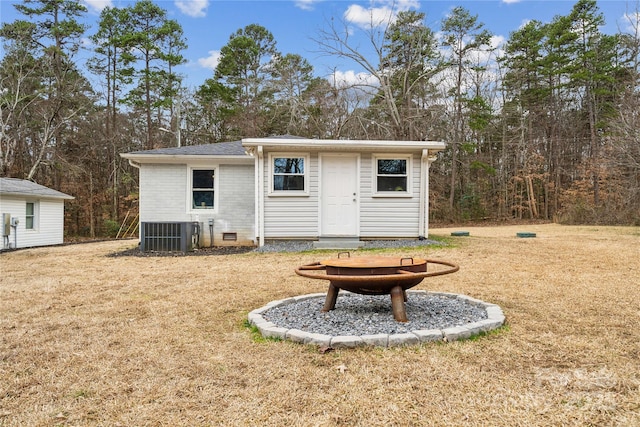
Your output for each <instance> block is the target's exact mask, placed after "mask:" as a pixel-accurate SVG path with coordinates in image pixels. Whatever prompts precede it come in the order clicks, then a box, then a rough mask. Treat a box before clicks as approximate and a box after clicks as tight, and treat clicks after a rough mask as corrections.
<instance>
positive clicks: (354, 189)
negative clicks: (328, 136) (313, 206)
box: [320, 154, 359, 236]
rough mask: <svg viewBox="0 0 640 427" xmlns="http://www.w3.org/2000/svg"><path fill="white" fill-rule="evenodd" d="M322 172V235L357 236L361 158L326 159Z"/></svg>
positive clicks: (346, 156) (331, 157)
mask: <svg viewBox="0 0 640 427" xmlns="http://www.w3.org/2000/svg"><path fill="white" fill-rule="evenodd" d="M321 165H322V166H321V171H320V177H321V178H320V199H321V201H320V203H321V205H320V228H321V230H320V234H321V235H322V236H357V235H358V197H359V194H358V156H357V155H353V154H350V155H324V156H322V160H321Z"/></svg>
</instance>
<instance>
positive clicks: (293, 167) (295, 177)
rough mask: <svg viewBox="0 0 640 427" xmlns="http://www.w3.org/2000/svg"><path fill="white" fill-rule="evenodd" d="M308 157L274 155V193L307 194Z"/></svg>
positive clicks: (272, 162) (272, 189)
mask: <svg viewBox="0 0 640 427" xmlns="http://www.w3.org/2000/svg"><path fill="white" fill-rule="evenodd" d="M307 163H308V161H307V157H305V156H303V157H297V156H296V157H294V156H280V155H273V156H272V158H271V167H272V171H273V172H272V175H271V179H272V184H271V185H272V186H271V191H272V192H283V193H286V192H292V193H306V192H307Z"/></svg>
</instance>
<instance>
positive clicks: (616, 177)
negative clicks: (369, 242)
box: [0, 0, 640, 237]
mask: <svg viewBox="0 0 640 427" xmlns="http://www.w3.org/2000/svg"><path fill="white" fill-rule="evenodd" d="M15 7H16V9H17V10H18V11H19V12H20V13H21V14H22V15H24V19H18V20H16V21H14V22H10V23H5V24H3V25H2V28H1V29H0V37H2V42H3V47H4V56H3V58H2V59H1V61H0V108H1V111H0V112H1V114H0V120H1V121H0V174H1V175H2V176H10V177H18V178H24V179H30V180H34V181H36V182H38V183H40V184H43V185H47V186H50V187H53V188H56V189H58V190H60V191H64V192H66V193H69V194H72V195H74V196H75V197H76V198H75V200H74V201H72V202H69V203H68V204H67V209H66V216H67V219H66V228H67V230H66V231H67V233H68V234H69V235H80V236H92V237H94V236H102V235H110V234H113V233H114V231H116V230H117V228H118V227H119V225H120V224H121V223H122V220H123V217H124V216H125V215H126V214H127V212H129V211H131V210H135V209H136V203H137V177H136V173H137V172H136V170H135V169H133V168H131V167H130V166H129V165H128V164H127V163H126V162H123V161H122V159H121V158H120V157H119V153H123V152H130V151H134V150H144V149H152V148H159V147H166V146H175V145H176V142H177V141H176V140H178V142H179V143H180V144H181V145H197V144H208V143H216V142H221V141H232V140H238V139H240V138H244V137H264V136H270V135H284V134H289V135H297V136H302V137H309V138H330V139H340V138H344V139H388V140H442V141H445V142H447V149H446V150H445V151H444V152H442V153H440V155H439V158H438V159H437V161H436V162H435V163H433V165H432V169H431V171H432V172H431V174H432V175H431V181H430V183H431V197H430V201H431V208H430V214H431V216H432V221H436V222H438V221H443V222H444V221H463V220H484V219H492V220H503V219H510V218H517V219H541V220H555V221H560V222H565V223H597V224H635V225H638V224H640V84H639V83H640V80H639V79H640V8H639V7H638V6H637V5H636V8H635V10H633V11H630V12H629V13H628V14H627V15H626V16H627V22H625V23H624V25H623V26H622V28H621V29H620V30H619V32H618V33H617V34H613V35H610V34H604V33H602V32H601V27H602V26H603V24H604V17H603V15H602V13H601V12H600V10H599V8H598V5H597V3H596V1H595V0H578V1H577V2H576V3H575V5H574V6H573V8H572V10H571V11H570V13H569V14H567V15H559V16H556V17H554V18H553V19H552V20H551V21H550V22H538V21H531V22H529V23H527V24H525V25H523V26H522V27H520V28H518V29H516V30H514V31H513V32H512V33H511V34H510V35H509V38H508V40H507V41H506V42H505V43H504V45H501V46H495V43H493V35H492V34H491V33H490V32H489V31H488V30H487V29H486V28H485V27H484V24H483V23H482V22H481V21H480V20H479V17H478V16H476V15H472V14H471V13H470V12H469V11H468V10H466V9H465V8H463V7H455V8H453V9H452V11H451V13H450V14H449V15H448V16H447V17H446V18H444V19H443V21H442V22H441V23H440V27H439V28H438V29H435V28H430V27H429V26H428V25H427V24H426V23H425V21H426V16H425V14H423V13H420V12H415V11H404V12H399V13H398V14H397V15H396V16H395V17H394V19H393V20H388V21H387V22H375V23H374V22H372V25H371V26H370V29H369V30H364V31H365V32H366V36H367V40H368V43H369V44H370V46H369V49H368V50H369V51H370V53H368V54H366V55H365V54H364V53H363V52H362V50H361V48H360V46H356V45H353V44H351V43H352V41H351V39H350V37H349V29H348V28H347V27H346V25H343V23H340V22H339V21H337V20H331V21H329V22H327V24H326V26H325V28H323V29H321V30H320V31H319V32H318V33H317V34H315V35H314V41H315V42H316V44H317V46H318V50H319V51H321V52H323V53H324V54H327V55H331V56H333V57H335V58H336V59H338V58H339V59H341V60H348V61H351V62H352V64H353V65H354V66H355V65H357V66H358V67H359V68H361V69H363V70H365V72H366V75H367V76H368V77H369V78H367V79H362V81H361V82H357V83H352V84H350V85H346V84H344V83H341V82H340V81H339V80H338V79H336V78H332V76H329V77H328V78H327V77H318V76H316V75H315V74H314V69H313V67H312V65H311V64H310V63H309V62H308V61H307V60H306V59H305V58H304V57H302V56H300V55H298V54H291V53H283V52H280V51H279V50H278V48H277V41H276V40H275V38H274V36H273V35H272V34H271V32H270V31H269V30H268V29H266V28H264V27H263V26H261V25H259V24H252V25H248V26H246V27H244V28H241V29H238V30H237V31H236V32H235V33H233V34H231V35H230V36H229V39H228V42H227V44H226V45H225V46H224V47H223V48H222V49H221V52H220V61H219V63H218V65H217V67H216V69H215V71H214V72H213V75H212V76H211V77H210V78H208V79H206V80H205V81H204V82H203V83H202V84H201V85H200V86H198V87H195V88H186V87H184V86H183V85H182V81H183V78H184V76H181V75H180V74H179V73H177V72H176V67H178V66H179V65H181V64H183V63H185V62H186V59H185V58H184V56H183V52H184V51H185V49H186V48H187V46H188V45H187V40H186V39H185V38H184V34H183V30H182V28H181V27H180V25H179V23H178V22H177V21H175V20H172V19H170V18H169V17H168V15H167V12H166V11H165V10H164V9H163V8H162V7H160V6H159V5H157V4H155V3H154V2H152V1H151V0H141V1H138V2H136V3H134V4H131V5H129V6H127V7H123V8H116V7H113V8H112V7H107V8H105V9H104V10H103V11H102V13H101V15H100V18H99V21H98V25H97V28H95V29H93V30H92V29H89V28H87V27H86V26H85V25H83V24H82V23H81V22H82V19H81V18H82V17H83V16H84V15H85V14H86V13H87V10H86V7H85V6H84V5H83V4H82V3H80V2H77V1H75V0H24V1H23V2H22V3H21V4H17V5H15ZM83 37H89V39H90V40H91V41H92V47H91V55H90V56H91V57H90V59H89V60H88V61H87V62H86V66H85V65H83V68H80V67H79V66H78V64H79V63H80V61H79V59H78V58H79V53H80V51H81V49H84V48H83V46H82V38H83ZM334 77H335V76H334Z"/></svg>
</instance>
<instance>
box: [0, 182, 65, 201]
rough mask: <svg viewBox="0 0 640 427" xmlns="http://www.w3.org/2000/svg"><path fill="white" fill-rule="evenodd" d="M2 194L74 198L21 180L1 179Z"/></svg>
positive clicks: (0, 188)
mask: <svg viewBox="0 0 640 427" xmlns="http://www.w3.org/2000/svg"><path fill="white" fill-rule="evenodd" d="M0 194H6V195H12V196H27V197H41V198H48V199H65V200H71V199H73V198H74V197H73V196H70V195H68V194H65V193H62V192H60V191H58V190H54V189H52V188H49V187H45V186H44V185H40V184H36V183H35V182H32V181H27V180H26V179H19V178H0Z"/></svg>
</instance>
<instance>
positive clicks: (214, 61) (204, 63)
mask: <svg viewBox="0 0 640 427" xmlns="http://www.w3.org/2000/svg"><path fill="white" fill-rule="evenodd" d="M219 62H220V51H219V50H210V51H209V56H207V57H206V58H199V59H198V65H200V66H201V67H202V68H209V69H211V70H215V69H216V67H217V66H218V63H219Z"/></svg>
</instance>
